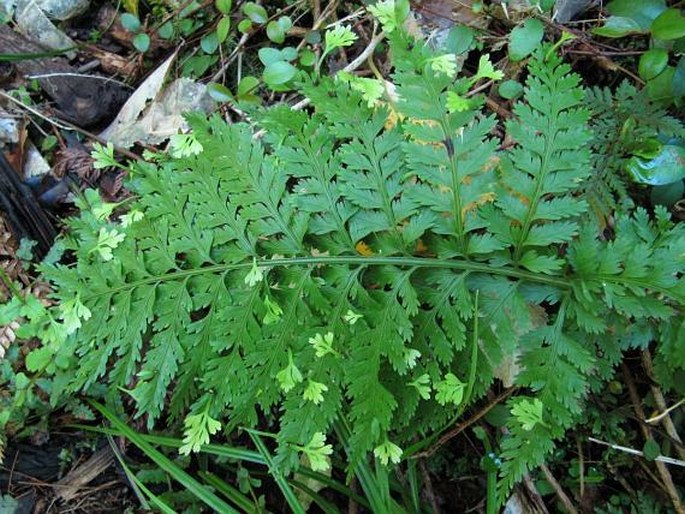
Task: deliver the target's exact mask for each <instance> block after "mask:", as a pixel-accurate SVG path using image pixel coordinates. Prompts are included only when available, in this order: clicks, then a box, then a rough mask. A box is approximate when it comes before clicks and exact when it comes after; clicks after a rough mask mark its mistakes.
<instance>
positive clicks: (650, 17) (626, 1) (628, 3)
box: [607, 0, 666, 30]
mask: <svg viewBox="0 0 685 514" xmlns="http://www.w3.org/2000/svg"><path fill="white" fill-rule="evenodd" d="M607 10H608V11H609V14H611V15H613V16H620V17H623V18H630V19H631V20H633V21H635V22H636V23H637V24H638V25H639V26H640V28H641V29H643V30H647V29H648V28H649V26H650V25H651V24H652V22H653V21H654V19H655V18H656V17H657V16H659V15H660V14H661V13H662V12H663V11H665V10H666V0H614V1H613V2H609V4H608V5H607Z"/></svg>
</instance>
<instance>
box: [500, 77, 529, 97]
mask: <svg viewBox="0 0 685 514" xmlns="http://www.w3.org/2000/svg"><path fill="white" fill-rule="evenodd" d="M498 92H499V96H501V97H502V98H506V99H507V100H512V99H514V98H516V97H517V96H519V95H520V94H521V93H522V92H523V86H522V85H521V83H520V82H516V81H515V80H505V81H504V82H502V83H501V84H500V85H499V89H498Z"/></svg>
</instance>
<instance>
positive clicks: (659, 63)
mask: <svg viewBox="0 0 685 514" xmlns="http://www.w3.org/2000/svg"><path fill="white" fill-rule="evenodd" d="M667 65H668V52H667V51H666V50H664V49H663V48H652V49H651V50H648V51H647V52H645V53H644V54H642V57H640V64H639V66H638V71H639V73H640V77H642V78H643V79H645V80H652V79H653V78H654V77H656V76H657V75H658V74H659V73H661V72H662V71H664V69H665V68H666V66H667Z"/></svg>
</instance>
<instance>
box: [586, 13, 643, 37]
mask: <svg viewBox="0 0 685 514" xmlns="http://www.w3.org/2000/svg"><path fill="white" fill-rule="evenodd" d="M645 30H646V29H643V28H642V27H640V25H639V24H638V23H637V22H636V21H635V20H633V19H632V18H625V17H622V16H610V17H609V19H608V20H607V21H606V23H604V25H603V26H601V27H597V28H595V29H592V33H593V34H595V35H597V36H602V37H624V36H627V35H629V34H639V33H641V32H645Z"/></svg>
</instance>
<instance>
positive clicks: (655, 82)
mask: <svg viewBox="0 0 685 514" xmlns="http://www.w3.org/2000/svg"><path fill="white" fill-rule="evenodd" d="M674 76H675V68H674V67H673V66H666V69H665V70H664V71H662V72H661V73H660V74H659V75H657V76H656V77H654V78H653V79H652V80H650V81H649V82H647V95H648V96H649V98H650V100H652V101H654V102H659V103H664V104H670V103H671V102H672V101H673V96H674V94H673V77H674Z"/></svg>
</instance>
